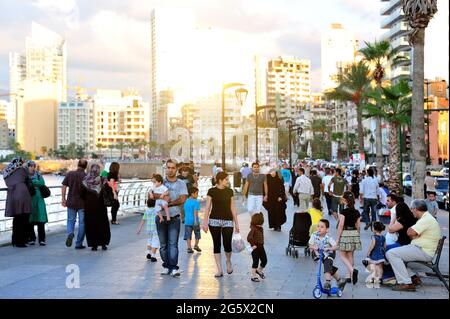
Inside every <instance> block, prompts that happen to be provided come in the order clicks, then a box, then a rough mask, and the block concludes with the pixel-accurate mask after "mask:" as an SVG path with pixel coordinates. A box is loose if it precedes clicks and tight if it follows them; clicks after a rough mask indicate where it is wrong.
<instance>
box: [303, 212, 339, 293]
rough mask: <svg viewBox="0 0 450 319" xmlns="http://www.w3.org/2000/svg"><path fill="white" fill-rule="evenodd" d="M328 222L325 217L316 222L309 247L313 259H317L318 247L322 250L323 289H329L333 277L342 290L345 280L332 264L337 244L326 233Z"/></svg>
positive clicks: (328, 226)
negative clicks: (315, 228)
mask: <svg viewBox="0 0 450 319" xmlns="http://www.w3.org/2000/svg"><path fill="white" fill-rule="evenodd" d="M329 228H330V222H329V221H328V220H327V219H321V220H320V221H319V223H318V224H317V231H316V232H314V233H313V234H312V235H311V238H310V239H309V243H308V244H309V248H310V249H311V250H312V251H313V253H314V255H315V259H314V260H318V259H319V249H322V250H323V259H322V262H323V271H324V273H325V284H324V285H323V288H324V289H327V290H329V289H331V278H332V277H334V279H336V282H337V283H338V287H339V289H341V290H343V289H344V286H345V280H344V279H342V278H340V277H339V274H338V272H337V271H338V268H337V267H335V266H333V262H334V258H336V250H337V249H338V245H337V244H336V242H335V240H334V239H333V238H332V237H331V236H330V234H328V231H329Z"/></svg>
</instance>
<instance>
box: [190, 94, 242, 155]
mask: <svg viewBox="0 0 450 319" xmlns="http://www.w3.org/2000/svg"><path fill="white" fill-rule="evenodd" d="M195 107H196V110H197V112H195V113H193V121H192V140H193V143H194V157H196V156H198V153H199V152H201V150H199V149H198V148H199V145H197V144H199V143H201V141H203V142H204V144H209V145H210V146H211V147H210V148H214V150H215V151H214V155H213V156H216V157H217V159H218V158H220V152H219V150H220V148H221V146H222V112H221V110H222V100H221V95H220V94H213V95H208V96H206V97H203V98H199V99H198V100H197V101H196V102H195ZM241 109H242V106H241V105H239V104H238V103H237V101H236V96H235V94H234V93H231V92H227V93H226V94H225V149H226V154H227V158H228V157H230V156H231V152H232V147H231V145H233V144H232V143H233V137H234V136H236V132H237V129H238V128H239V126H240V125H241V118H242V115H241Z"/></svg>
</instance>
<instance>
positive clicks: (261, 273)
mask: <svg viewBox="0 0 450 319" xmlns="http://www.w3.org/2000/svg"><path fill="white" fill-rule="evenodd" d="M256 273H257V274H258V276H259V277H261V279H266V276H265V275H264V273H263V272H259V271H256Z"/></svg>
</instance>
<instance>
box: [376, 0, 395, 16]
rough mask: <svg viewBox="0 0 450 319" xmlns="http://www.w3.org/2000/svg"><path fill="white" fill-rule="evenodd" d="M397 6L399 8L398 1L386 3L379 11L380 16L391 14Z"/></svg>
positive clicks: (392, 0) (393, 0)
mask: <svg viewBox="0 0 450 319" xmlns="http://www.w3.org/2000/svg"><path fill="white" fill-rule="evenodd" d="M398 6H400V0H390V1H386V2H385V3H384V4H383V5H382V6H381V9H380V14H381V15H382V16H385V15H388V14H391V13H392V11H394V10H395V9H396V8H397V7H398Z"/></svg>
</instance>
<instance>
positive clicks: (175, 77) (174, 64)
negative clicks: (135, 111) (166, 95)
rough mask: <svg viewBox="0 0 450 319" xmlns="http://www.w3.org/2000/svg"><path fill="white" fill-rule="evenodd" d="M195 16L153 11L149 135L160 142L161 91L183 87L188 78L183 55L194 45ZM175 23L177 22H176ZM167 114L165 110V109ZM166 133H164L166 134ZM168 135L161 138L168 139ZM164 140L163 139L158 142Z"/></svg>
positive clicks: (162, 105)
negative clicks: (183, 74)
mask: <svg viewBox="0 0 450 319" xmlns="http://www.w3.org/2000/svg"><path fill="white" fill-rule="evenodd" d="M194 21H195V19H194V17H193V15H190V14H189V12H187V11H185V10H182V9H179V10H177V9H170V10H169V9H163V8H161V9H159V8H158V9H154V10H153V11H152V13H151V21H150V22H151V31H150V35H151V39H150V41H151V54H150V61H151V63H150V74H151V76H150V77H151V81H150V92H151V101H150V114H149V116H150V136H149V138H150V139H151V140H153V141H156V140H158V138H157V135H158V125H159V118H160V117H159V116H158V113H159V112H160V108H161V107H162V108H166V104H164V103H161V102H162V101H161V100H160V97H161V95H160V92H161V91H163V90H167V88H183V87H184V85H186V83H185V81H187V80H186V79H185V78H183V77H182V76H181V74H180V73H182V71H183V70H186V68H187V65H186V61H185V60H184V59H182V58H180V56H182V55H183V54H186V51H187V50H190V48H191V47H192V45H193V42H192V35H193V33H192V30H195V22H194ZM175 22H176V23H175ZM162 111H163V112H164V110H162ZM163 134H164V132H163ZM165 139H166V136H163V137H162V140H165ZM159 140H161V139H159Z"/></svg>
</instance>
